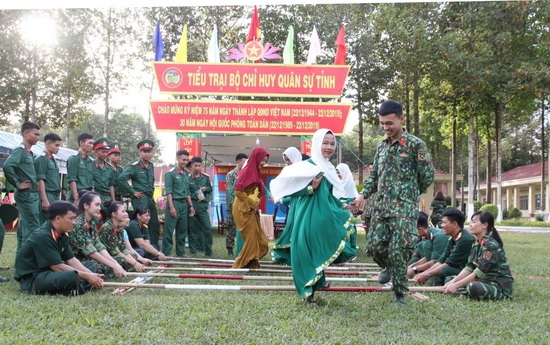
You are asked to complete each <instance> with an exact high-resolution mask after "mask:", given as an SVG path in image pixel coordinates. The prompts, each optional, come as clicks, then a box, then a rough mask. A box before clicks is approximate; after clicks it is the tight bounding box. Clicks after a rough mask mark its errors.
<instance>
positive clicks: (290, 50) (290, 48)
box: [283, 25, 294, 65]
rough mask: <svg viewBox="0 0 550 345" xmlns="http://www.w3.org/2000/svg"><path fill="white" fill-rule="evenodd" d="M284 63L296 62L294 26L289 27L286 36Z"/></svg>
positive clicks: (291, 63)
mask: <svg viewBox="0 0 550 345" xmlns="http://www.w3.org/2000/svg"><path fill="white" fill-rule="evenodd" d="M283 63H284V64H288V65H293V64H294V28H293V27H292V25H291V26H289V27H288V36H287V37H286V43H285V49H283Z"/></svg>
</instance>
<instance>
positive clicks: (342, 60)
mask: <svg viewBox="0 0 550 345" xmlns="http://www.w3.org/2000/svg"><path fill="white" fill-rule="evenodd" d="M336 47H337V49H336V57H335V58H334V64H335V65H345V64H346V37H345V31H344V27H343V26H342V27H341V28H340V32H338V37H336Z"/></svg>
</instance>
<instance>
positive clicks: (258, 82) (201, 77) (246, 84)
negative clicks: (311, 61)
mask: <svg viewBox="0 0 550 345" xmlns="http://www.w3.org/2000/svg"><path fill="white" fill-rule="evenodd" d="M153 68H154V70H155V77H156V80H157V83H158V85H159V89H160V92H161V93H169V94H190V95H245V96H286V97H289V96H298V97H327V98H337V97H340V96H341V95H342V90H343V88H344V84H345V83H346V77H347V76H348V72H349V66H342V65H338V66H334V65H282V64H271V63H266V64H243V63H204V62H200V63H192V62H190V63H175V62H154V63H153Z"/></svg>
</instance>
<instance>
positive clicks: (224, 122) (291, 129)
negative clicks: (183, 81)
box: [149, 100, 352, 135]
mask: <svg viewBox="0 0 550 345" xmlns="http://www.w3.org/2000/svg"><path fill="white" fill-rule="evenodd" d="M149 105H150V107H151V113H152V114H153V118H154V120H155V125H156V127H157V130H160V131H177V132H188V133H189V132H191V133H220V132H222V133H250V134H260V133H269V134H294V135H301V134H305V135H307V134H309V135H311V134H312V133H314V132H315V131H316V130H317V129H319V128H329V129H331V130H332V131H333V132H334V134H336V135H342V134H343V133H344V127H345V125H346V120H347V118H348V114H349V112H350V110H351V107H352V104H350V103H337V102H327V103H314V102H307V103H306V102H251V101H200V100H168V101H166V100H162V101H149Z"/></svg>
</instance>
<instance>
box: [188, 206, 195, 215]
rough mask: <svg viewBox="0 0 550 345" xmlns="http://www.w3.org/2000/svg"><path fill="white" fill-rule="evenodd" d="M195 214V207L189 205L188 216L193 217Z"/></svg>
mask: <svg viewBox="0 0 550 345" xmlns="http://www.w3.org/2000/svg"><path fill="white" fill-rule="evenodd" d="M194 215H195V208H194V207H190V208H189V217H193V216H194Z"/></svg>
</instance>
